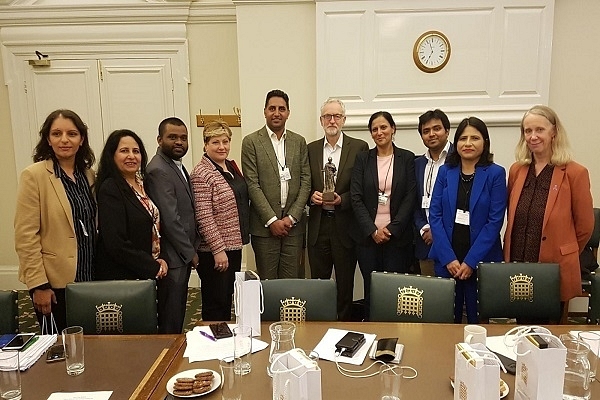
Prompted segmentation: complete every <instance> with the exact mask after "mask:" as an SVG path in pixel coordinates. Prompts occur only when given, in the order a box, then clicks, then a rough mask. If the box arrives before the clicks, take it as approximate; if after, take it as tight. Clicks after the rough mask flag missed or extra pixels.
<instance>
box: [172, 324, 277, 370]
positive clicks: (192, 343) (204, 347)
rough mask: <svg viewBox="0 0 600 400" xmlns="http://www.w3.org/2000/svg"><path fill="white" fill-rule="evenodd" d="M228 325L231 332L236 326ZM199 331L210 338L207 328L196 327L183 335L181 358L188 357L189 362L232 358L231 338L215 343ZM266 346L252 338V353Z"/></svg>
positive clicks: (208, 328)
mask: <svg viewBox="0 0 600 400" xmlns="http://www.w3.org/2000/svg"><path fill="white" fill-rule="evenodd" d="M228 325H229V329H231V330H232V331H233V328H235V327H236V326H237V325H236V324H228ZM200 331H203V332H205V333H208V334H210V335H211V336H212V332H211V330H210V327H208V326H196V327H194V329H193V330H191V331H188V332H187V333H186V334H185V338H186V348H185V352H184V353H183V356H184V357H188V358H189V362H196V361H207V360H221V359H223V358H226V357H233V337H229V338H224V339H218V340H217V341H216V342H215V341H212V340H210V339H209V338H207V337H204V336H202V335H201V334H200ZM268 346H269V344H268V343H265V342H263V341H262V340H258V339H255V338H252V352H253V353H256V352H257V351H261V350H264V349H266V348H267V347H268Z"/></svg>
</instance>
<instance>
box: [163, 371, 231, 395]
mask: <svg viewBox="0 0 600 400" xmlns="http://www.w3.org/2000/svg"><path fill="white" fill-rule="evenodd" d="M219 386H221V375H219V374H218V373H217V372H215V371H213V370H212V369H189V370H187V371H182V372H180V373H178V374H176V375H173V377H172V378H171V379H169V381H168V382H167V392H169V393H170V394H172V395H173V396H177V397H181V398H184V399H185V398H189V397H199V396H204V395H205V394H207V393H210V392H212V391H214V390H215V389H217V388H218V387H219Z"/></svg>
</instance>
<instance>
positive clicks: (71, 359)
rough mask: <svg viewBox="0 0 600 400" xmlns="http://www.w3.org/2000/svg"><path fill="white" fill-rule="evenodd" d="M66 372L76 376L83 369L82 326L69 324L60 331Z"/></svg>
mask: <svg viewBox="0 0 600 400" xmlns="http://www.w3.org/2000/svg"><path fill="white" fill-rule="evenodd" d="M62 337H63V344H64V346H65V364H66V366H67V374H69V375H71V376H77V375H79V374H81V373H82V372H83V371H85V359H84V351H83V328H82V327H80V326H70V327H68V328H65V329H63V331H62Z"/></svg>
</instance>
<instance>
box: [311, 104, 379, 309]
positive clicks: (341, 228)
mask: <svg viewBox="0 0 600 400" xmlns="http://www.w3.org/2000/svg"><path fill="white" fill-rule="evenodd" d="M320 121H321V126H322V127H323V131H324V133H325V135H324V137H323V138H321V139H319V140H316V141H314V142H312V143H310V144H309V145H308V158H309V163H310V171H311V194H310V201H309V204H310V214H309V218H308V259H309V262H310V270H311V277H312V278H313V279H315V278H320V279H330V278H331V273H332V270H333V267H334V265H335V280H336V284H337V311H338V319H339V320H341V321H349V320H350V317H351V307H352V294H353V291H354V271H355V269H356V253H355V251H354V248H355V244H354V242H353V241H352V239H351V238H350V235H349V232H350V230H351V229H352V227H353V225H354V217H353V213H352V205H351V201H350V178H351V175H352V168H353V167H354V159H355V158H356V155H357V154H358V153H359V152H361V151H366V150H368V149H369V146H368V145H367V143H366V142H365V141H363V140H360V139H354V138H352V137H350V136H348V135H346V134H344V133H343V132H342V128H343V126H344V123H345V122H346V108H345V107H344V103H342V101H341V100H338V99H328V100H327V101H326V102H325V103H324V104H323V105H322V106H321V117H320ZM329 159H331V163H333V165H335V171H336V174H335V176H334V182H335V190H334V192H333V196H332V197H333V200H329V201H327V200H326V199H324V196H323V190H324V175H323V171H324V166H325V165H326V164H327V163H328V162H329ZM325 197H326V196H325Z"/></svg>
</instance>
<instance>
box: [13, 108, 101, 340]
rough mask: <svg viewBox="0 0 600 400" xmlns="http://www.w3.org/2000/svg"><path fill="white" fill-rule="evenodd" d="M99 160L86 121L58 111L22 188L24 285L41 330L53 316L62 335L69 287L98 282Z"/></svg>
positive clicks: (19, 242) (18, 220)
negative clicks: (96, 172) (95, 261)
mask: <svg viewBox="0 0 600 400" xmlns="http://www.w3.org/2000/svg"><path fill="white" fill-rule="evenodd" d="M94 160H95V159H94V153H93V151H92V149H91V148H90V146H89V143H88V130H87V126H86V125H85V124H84V123H83V121H82V120H81V118H79V116H78V115H77V114H76V113H74V112H73V111H71V110H56V111H54V112H52V113H51V114H50V115H48V117H47V118H46V120H45V121H44V124H43V125H42V127H41V129H40V140H39V142H38V144H37V146H36V148H35V152H34V155H33V161H34V162H35V163H34V164H33V165H30V166H29V167H27V168H26V169H25V170H23V172H22V173H21V179H20V182H19V190H18V194H17V209H16V213H15V221H14V227H15V249H16V251H17V255H18V257H19V280H21V282H23V283H24V284H25V285H27V288H28V289H29V295H30V296H31V299H32V301H33V306H34V308H35V311H36V315H37V317H38V321H39V322H40V325H41V324H42V320H43V316H44V315H48V314H50V313H52V315H53V316H54V320H55V321H56V325H57V327H58V329H59V331H60V330H61V329H62V328H64V327H65V326H66V309H65V286H66V284H67V283H69V282H75V281H88V280H92V278H93V270H92V265H93V255H94V247H95V237H96V201H95V200H94V197H93V195H92V192H91V190H90V188H91V186H92V185H93V183H94V171H93V170H92V169H91V167H92V165H93V164H94ZM48 323H49V320H48Z"/></svg>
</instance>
